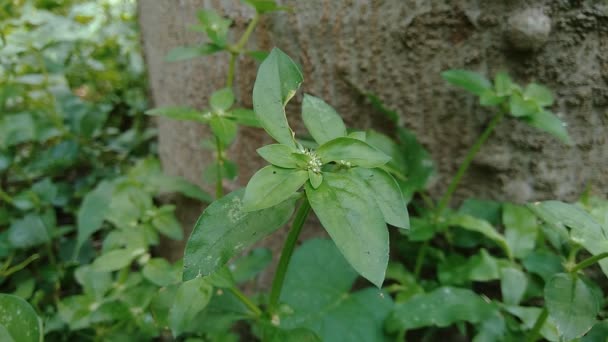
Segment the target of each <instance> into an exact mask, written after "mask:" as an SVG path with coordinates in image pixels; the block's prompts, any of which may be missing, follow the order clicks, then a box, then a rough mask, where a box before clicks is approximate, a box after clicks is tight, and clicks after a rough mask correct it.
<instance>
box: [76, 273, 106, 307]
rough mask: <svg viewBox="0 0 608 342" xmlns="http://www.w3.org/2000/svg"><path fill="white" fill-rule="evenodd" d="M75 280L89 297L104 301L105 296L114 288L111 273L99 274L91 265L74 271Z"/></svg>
mask: <svg viewBox="0 0 608 342" xmlns="http://www.w3.org/2000/svg"><path fill="white" fill-rule="evenodd" d="M74 278H75V279H76V281H77V282H78V284H80V286H82V287H83V289H84V293H85V294H86V295H87V296H90V297H93V298H94V299H95V300H98V301H102V300H103V298H104V296H105V294H106V293H107V292H108V290H110V289H111V288H112V283H113V280H112V275H111V273H109V272H99V271H97V270H95V269H94V268H93V267H92V266H91V265H84V266H80V267H78V268H77V269H76V270H75V271H74Z"/></svg>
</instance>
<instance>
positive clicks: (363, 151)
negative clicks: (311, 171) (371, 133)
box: [317, 137, 391, 168]
mask: <svg viewBox="0 0 608 342" xmlns="http://www.w3.org/2000/svg"><path fill="white" fill-rule="evenodd" d="M317 156H319V158H321V161H322V162H323V164H327V163H330V162H337V161H340V160H344V161H346V162H350V163H352V165H353V166H361V167H368V168H372V167H378V166H382V165H384V164H386V163H387V162H388V161H389V160H391V157H389V156H387V155H386V154H384V153H382V152H380V151H379V150H377V149H375V148H374V147H372V146H370V145H368V144H367V143H364V142H363V141H361V140H357V139H353V138H347V137H341V138H337V139H333V140H330V141H328V142H326V143H325V144H323V145H321V146H320V147H319V148H318V149H317Z"/></svg>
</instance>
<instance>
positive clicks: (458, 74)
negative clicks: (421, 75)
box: [441, 69, 492, 96]
mask: <svg viewBox="0 0 608 342" xmlns="http://www.w3.org/2000/svg"><path fill="white" fill-rule="evenodd" d="M441 76H442V77H443V78H444V79H445V80H446V81H448V82H449V83H451V84H453V85H455V86H457V87H460V88H463V89H464V90H466V91H469V92H471V93H473V94H475V95H477V96H481V94H483V93H484V91H486V90H488V89H492V83H490V81H488V80H487V79H486V78H485V77H483V76H482V75H480V74H478V73H476V72H472V71H467V70H459V69H453V70H447V71H444V72H442V73H441Z"/></svg>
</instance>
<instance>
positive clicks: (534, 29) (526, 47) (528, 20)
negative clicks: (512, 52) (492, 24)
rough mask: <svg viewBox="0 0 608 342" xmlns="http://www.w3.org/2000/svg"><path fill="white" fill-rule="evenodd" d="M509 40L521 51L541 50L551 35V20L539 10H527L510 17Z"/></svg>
mask: <svg viewBox="0 0 608 342" xmlns="http://www.w3.org/2000/svg"><path fill="white" fill-rule="evenodd" d="M508 23H509V28H508V34H509V40H510V41H511V44H512V45H513V47H515V48H516V49H518V50H521V51H530V50H538V49H540V48H541V47H542V46H543V45H545V43H546V42H547V40H548V39H549V34H550V33H551V18H549V16H547V15H546V14H544V13H543V11H542V10H541V9H538V8H527V9H525V10H523V11H519V12H516V13H513V14H512V15H511V16H510V17H509V21H508Z"/></svg>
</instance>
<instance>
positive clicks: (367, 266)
mask: <svg viewBox="0 0 608 342" xmlns="http://www.w3.org/2000/svg"><path fill="white" fill-rule="evenodd" d="M357 141H358V140H357ZM306 196H307V197H308V200H309V202H310V205H311V207H312V209H313V210H314V212H315V214H316V215H317V217H318V218H319V220H320V221H321V224H322V225H323V227H324V228H325V230H327V232H328V233H329V236H331V238H332V239H333V240H334V242H335V243H336V246H337V247H338V249H339V250H340V252H342V255H344V257H345V258H346V260H347V261H348V262H349V264H350V265H351V266H352V267H353V268H354V269H355V270H356V271H357V272H359V274H361V275H362V276H363V277H364V278H366V279H368V280H369V281H371V282H372V283H373V284H374V285H376V286H377V287H378V288H380V287H381V286H382V282H383V281H384V273H385V271H386V266H387V264H388V247H389V246H388V244H389V242H388V230H387V228H386V224H385V223H384V217H383V216H382V212H381V211H380V209H378V207H377V205H376V203H375V201H374V199H373V198H372V197H371V196H369V195H368V193H367V192H366V189H365V186H363V187H362V184H361V182H360V181H357V180H356V178H354V177H353V176H352V175H349V174H345V173H325V174H324V175H323V183H321V185H320V186H319V188H317V189H314V188H313V187H312V186H311V185H310V184H306Z"/></svg>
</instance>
